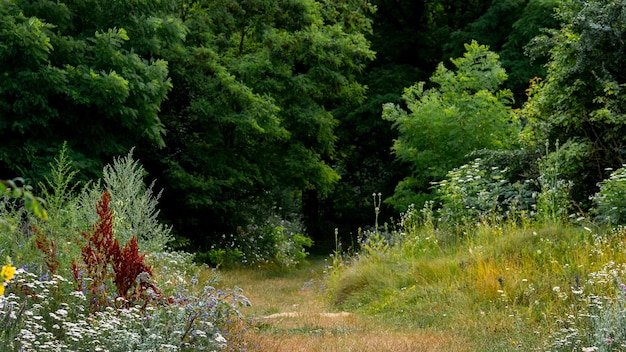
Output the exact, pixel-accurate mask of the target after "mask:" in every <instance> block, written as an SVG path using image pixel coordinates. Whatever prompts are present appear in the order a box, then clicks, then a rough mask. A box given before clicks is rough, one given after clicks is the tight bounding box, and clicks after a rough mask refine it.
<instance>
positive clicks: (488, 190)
mask: <svg viewBox="0 0 626 352" xmlns="http://www.w3.org/2000/svg"><path fill="white" fill-rule="evenodd" d="M506 172H507V170H506V169H500V168H499V167H497V166H492V167H489V166H487V165H485V164H484V163H483V161H482V160H481V159H480V158H476V159H474V161H473V162H471V163H468V164H465V165H463V166H461V167H459V168H456V169H454V170H452V171H450V172H448V174H447V175H446V178H445V179H444V180H443V181H440V182H436V183H435V188H436V194H437V200H438V201H440V202H441V207H440V209H439V211H438V213H439V216H440V221H442V222H444V223H445V224H447V225H461V224H463V223H465V222H468V221H475V220H477V219H481V218H485V217H494V216H502V215H504V214H506V213H507V212H509V211H512V210H513V211H515V210H523V209H528V208H529V207H530V203H531V201H532V200H531V194H532V191H531V189H530V187H529V185H528V183H521V182H516V183H513V184H512V183H511V182H509V180H508V179H507V176H506Z"/></svg>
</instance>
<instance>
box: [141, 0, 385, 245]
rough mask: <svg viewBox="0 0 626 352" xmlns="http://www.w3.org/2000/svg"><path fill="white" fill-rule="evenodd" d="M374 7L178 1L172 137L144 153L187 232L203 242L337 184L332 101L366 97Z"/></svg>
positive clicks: (284, 0) (169, 109) (169, 122)
mask: <svg viewBox="0 0 626 352" xmlns="http://www.w3.org/2000/svg"><path fill="white" fill-rule="evenodd" d="M371 10H372V8H371V5H370V4H369V3H368V2H367V1H357V0H351V1H341V2H335V1H311V0H281V1H263V0H254V1H236V0H219V1H197V2H193V3H186V2H185V1H182V2H181V5H180V18H181V19H182V20H183V21H184V24H185V26H186V27H187V28H188V34H187V42H186V48H185V50H184V52H181V53H179V54H178V56H174V57H172V58H171V59H169V61H170V65H171V72H172V81H173V84H174V87H175V88H174V90H173V91H172V93H171V94H170V96H169V100H168V101H167V102H166V104H165V105H164V106H163V114H162V119H163V121H164V122H165V125H166V129H167V132H168V133H167V136H166V144H167V148H165V149H163V150H161V151H156V152H154V153H152V155H149V154H148V153H145V156H142V160H143V159H145V158H149V159H150V161H149V162H148V163H147V164H146V167H147V168H148V169H149V170H151V171H152V172H153V173H155V174H156V173H157V172H158V170H163V171H162V172H161V173H160V175H157V176H158V178H159V179H160V180H161V182H163V183H164V184H166V185H167V186H166V191H165V193H164V196H163V197H164V198H163V199H164V201H165V203H166V204H165V206H166V209H165V213H166V215H168V216H169V217H170V218H172V219H174V221H175V222H176V224H175V225H177V226H176V228H178V230H179V231H180V232H181V233H182V234H183V235H187V236H190V237H193V238H192V239H193V240H194V241H195V242H196V243H198V244H208V243H210V242H211V237H212V236H213V235H215V234H216V233H217V234H221V233H220V231H229V230H233V229H234V227H235V226H238V225H245V224H246V222H248V221H250V216H251V215H250V213H252V212H253V208H254V206H255V205H256V207H257V208H261V209H264V210H266V209H269V208H271V207H272V205H278V206H280V205H282V204H284V203H285V201H286V200H289V199H294V198H296V199H299V198H300V197H301V196H302V194H303V193H304V194H308V195H309V198H308V199H309V200H310V201H311V203H309V204H313V205H314V204H315V201H316V199H317V197H318V195H323V194H325V193H327V192H328V191H329V190H331V189H332V187H333V185H334V184H335V183H336V181H337V179H338V178H339V176H338V174H337V172H336V170H334V169H333V167H332V163H333V159H334V158H335V154H334V153H335V147H334V145H335V141H336V136H335V127H336V125H337V120H336V118H335V117H334V116H333V114H332V110H333V109H334V108H335V107H337V106H338V105H340V104H346V103H358V102H359V101H361V100H362V99H363V97H364V94H365V87H364V86H363V85H361V84H360V83H358V82H357V81H356V74H358V73H359V72H360V71H361V70H362V69H363V67H364V65H365V64H366V63H367V62H368V61H369V60H371V59H372V58H373V52H372V51H371V50H370V49H369V42H368V41H367V40H366V39H365V34H366V33H368V32H369V31H370V29H371V27H370V26H371V24H370V19H369V18H368V15H369V12H370V11H371ZM312 210H314V207H313V209H312ZM312 213H313V212H312ZM312 217H313V216H312ZM310 224H311V223H310ZM309 230H310V231H311V230H314V228H311V226H309Z"/></svg>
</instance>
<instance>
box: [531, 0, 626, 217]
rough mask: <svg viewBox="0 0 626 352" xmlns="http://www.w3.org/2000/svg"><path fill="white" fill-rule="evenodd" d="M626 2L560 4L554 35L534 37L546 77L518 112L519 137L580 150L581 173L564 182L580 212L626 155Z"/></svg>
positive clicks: (538, 142)
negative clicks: (583, 153) (585, 149)
mask: <svg viewBox="0 0 626 352" xmlns="http://www.w3.org/2000/svg"><path fill="white" fill-rule="evenodd" d="M625 11H626V1H622V0H612V1H594V0H591V1H583V0H573V1H562V2H561V3H560V8H559V11H558V19H559V21H560V22H561V23H562V26H561V28H560V29H559V30H553V31H551V32H550V33H549V34H548V35H544V36H541V37H538V38H537V39H536V40H535V42H534V51H535V52H542V51H543V52H547V54H548V59H549V62H548V66H547V68H548V75H547V76H546V78H545V80H543V81H536V82H535V84H534V85H533V87H532V90H531V92H530V96H529V100H528V102H527V104H526V106H525V108H524V110H523V111H522V116H523V118H524V119H525V121H526V133H525V135H526V136H527V137H528V138H529V139H530V140H531V141H535V142H536V143H537V144H538V145H542V144H543V143H545V142H544V141H545V140H546V139H547V140H549V141H550V142H551V143H555V141H557V140H559V141H561V142H563V141H568V140H577V141H580V142H582V143H585V144H588V145H590V146H591V147H590V148H589V154H588V156H587V158H586V159H585V160H584V162H582V163H580V165H581V168H579V169H577V170H573V171H572V172H571V173H570V174H569V175H564V177H566V178H568V179H570V180H573V181H574V182H575V183H576V186H575V187H574V189H576V190H577V195H576V196H575V200H577V201H578V202H580V203H581V204H582V205H583V206H584V205H585V204H588V201H589V196H590V195H591V194H593V193H595V192H596V190H597V184H598V182H600V181H601V180H603V179H605V178H606V177H607V176H608V173H609V172H610V171H609V170H608V168H613V169H616V168H619V167H621V165H623V164H624V162H625V158H624V151H625V150H626V138H625V137H624V136H625V135H626V118H625V116H626V114H625V113H626V110H625V108H624V106H625V104H624V103H625V102H626V92H625V91H624V84H625V83H626V75H625V74H624V72H625V71H624V67H625V65H626V58H624V55H623V53H624V52H625V51H626V26H625V25H624V21H623V14H624V12H625Z"/></svg>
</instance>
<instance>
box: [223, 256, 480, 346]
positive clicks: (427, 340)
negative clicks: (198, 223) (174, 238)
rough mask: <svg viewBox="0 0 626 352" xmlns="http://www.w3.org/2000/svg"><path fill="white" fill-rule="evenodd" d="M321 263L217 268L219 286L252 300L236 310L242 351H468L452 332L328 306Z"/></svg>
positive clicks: (318, 261) (321, 259) (317, 260)
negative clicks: (293, 267) (281, 269)
mask: <svg viewBox="0 0 626 352" xmlns="http://www.w3.org/2000/svg"><path fill="white" fill-rule="evenodd" d="M325 264H326V262H325V260H324V259H323V258H316V259H313V260H312V261H311V264H310V265H308V266H306V267H304V268H301V269H299V270H297V271H294V272H291V273H277V272H274V271H271V270H263V269H258V270H254V269H230V270H221V271H220V282H221V284H222V285H223V286H224V287H234V286H238V287H241V288H242V289H243V294H244V295H245V296H246V297H247V298H248V299H249V300H250V301H251V302H252V306H251V307H246V308H243V309H242V310H241V311H242V313H243V314H244V316H245V317H246V320H248V321H251V322H252V324H251V325H250V326H248V327H247V328H246V329H245V331H242V332H241V335H240V336H239V339H240V344H241V345H243V346H245V348H246V350H247V351H264V352H273V351H276V352H280V351H289V352H298V351H302V352H305V351H306V352H308V351H311V352H313V351H320V352H321V351H324V352H332V351H336V352H345V351H355V352H356V351H359V352H367V351H372V352H373V351H412V352H422V351H423V352H435V351H458V352H463V351H469V349H468V347H467V344H465V343H463V341H462V340H461V339H459V338H458V337H457V336H455V335H454V334H453V332H451V331H434V330H424V329H419V330H414V331H400V330H398V329H391V328H387V327H386V326H385V325H384V324H383V323H380V322H377V321H376V319H374V318H372V317H368V316H360V315H356V314H352V313H350V312H339V311H336V310H333V309H332V308H331V307H329V306H328V304H326V303H325V300H324V296H323V293H322V290H321V288H322V287H321V285H322V284H323V271H324V266H325Z"/></svg>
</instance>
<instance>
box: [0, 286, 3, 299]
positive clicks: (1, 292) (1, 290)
mask: <svg viewBox="0 0 626 352" xmlns="http://www.w3.org/2000/svg"><path fill="white" fill-rule="evenodd" d="M2 295H4V284H0V296H2Z"/></svg>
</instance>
